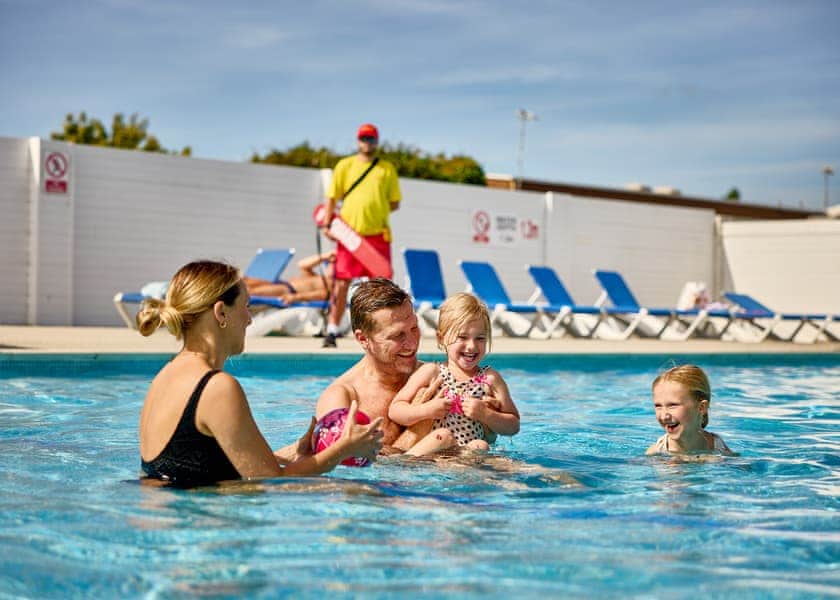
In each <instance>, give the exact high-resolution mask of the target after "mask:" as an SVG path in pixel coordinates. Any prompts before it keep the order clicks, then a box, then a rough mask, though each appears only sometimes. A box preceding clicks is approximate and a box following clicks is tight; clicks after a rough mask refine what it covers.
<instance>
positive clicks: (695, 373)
mask: <svg viewBox="0 0 840 600" xmlns="http://www.w3.org/2000/svg"><path fill="white" fill-rule="evenodd" d="M660 381H672V382H674V383H679V384H680V385H683V386H685V387H686V389H688V393H689V394H691V397H692V398H694V400H696V401H697V402H700V401H701V400H705V401H706V402H707V403H708V406H709V407H711V404H712V386H711V385H709V378H708V377H707V376H706V373H705V372H704V371H703V369H701V368H700V367H698V366H697V365H678V366H676V367H672V368H670V369H668V370H667V371H664V372H663V373H660V374H659V376H657V378H656V379H654V380H653V384H652V385H651V386H650V387H651V390H653V388H655V387H656V385H657V384H658V383H659V382H660ZM708 424H709V411H708V410H706V413H705V414H704V415H703V427H706V425H708Z"/></svg>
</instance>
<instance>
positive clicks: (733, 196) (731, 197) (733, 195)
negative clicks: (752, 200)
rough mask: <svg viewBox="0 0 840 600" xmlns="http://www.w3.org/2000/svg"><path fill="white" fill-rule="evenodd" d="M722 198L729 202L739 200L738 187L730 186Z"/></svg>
mask: <svg viewBox="0 0 840 600" xmlns="http://www.w3.org/2000/svg"><path fill="white" fill-rule="evenodd" d="M723 199H724V200H728V201H729V202H740V201H741V192H739V191H738V188H732V189H731V190H729V193H728V194H726V196H724V197H723Z"/></svg>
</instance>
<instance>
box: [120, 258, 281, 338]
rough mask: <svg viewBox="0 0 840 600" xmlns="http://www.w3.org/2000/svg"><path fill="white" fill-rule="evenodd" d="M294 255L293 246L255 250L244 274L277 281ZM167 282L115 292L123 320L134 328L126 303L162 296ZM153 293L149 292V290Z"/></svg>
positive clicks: (137, 302) (138, 302)
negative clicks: (145, 291) (139, 288)
mask: <svg viewBox="0 0 840 600" xmlns="http://www.w3.org/2000/svg"><path fill="white" fill-rule="evenodd" d="M294 255H295V249H294V248H277V249H271V250H263V249H262V248H260V249H259V250H257V253H256V255H254V258H253V259H251V262H250V263H249V264H248V268H247V269H245V273H244V275H245V276H246V277H251V278H253V279H262V280H265V281H271V282H279V281H281V279H280V276H281V275H282V274H283V271H284V270H285V269H286V267H287V266H288V265H289V262H290V261H291V260H292V257H293V256H294ZM167 284H168V282H154V283H153V284H149V285H147V286H144V290H147V293H143V292H142V291H141V292H117V293H116V294H115V295H114V306H115V307H116V309H117V312H118V313H119V315H120V317H121V318H122V320H123V322H124V323H125V324H126V325H127V326H128V327H131V328H132V329H136V327H137V325H136V324H135V322H134V318H133V315H131V314H129V311H128V309H127V307H126V305H128V304H135V305H139V304H141V303H142V302H143V300H145V299H147V298H162V297H163V294H164V293H165V291H166V286H167ZM152 290H153V291H154V293H153V294H152V293H149V292H151V291H152Z"/></svg>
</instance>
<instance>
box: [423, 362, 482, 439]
mask: <svg viewBox="0 0 840 600" xmlns="http://www.w3.org/2000/svg"><path fill="white" fill-rule="evenodd" d="M438 368H439V369H440V374H441V375H442V376H443V384H442V386H441V387H442V388H443V393H444V395H446V396H447V397H449V398H452V408H451V409H450V410H449V414H448V415H446V416H445V417H444V418H442V419H436V420H435V423H434V427H435V428H438V427H446V428H447V429H449V431H451V432H452V435H453V436H454V437H455V440H456V441H457V442H458V445H459V446H466V445H467V444H469V443H470V442H471V441H473V440H483V439H486V437H487V432H486V431H485V429H484V425H482V424H481V423H479V422H478V421H474V420H473V419H470V418H469V417H468V416H466V415H465V414H464V413H463V409H462V408H461V399H462V398H467V397H473V398H481V397H482V396H484V385H483V384H485V383H487V376H486V375H485V374H484V373H485V371H486V370H487V367H481V368H479V370H478V373H477V374H476V375H475V376H473V377H471V378H470V379H468V380H466V381H455V377H454V376H453V375H452V373H451V372H450V370H449V367H448V366H446V365H445V364H444V363H441V364H439V365H438Z"/></svg>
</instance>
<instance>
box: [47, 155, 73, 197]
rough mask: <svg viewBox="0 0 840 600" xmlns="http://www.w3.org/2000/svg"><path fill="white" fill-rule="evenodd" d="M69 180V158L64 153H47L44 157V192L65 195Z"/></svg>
mask: <svg viewBox="0 0 840 600" xmlns="http://www.w3.org/2000/svg"><path fill="white" fill-rule="evenodd" d="M69 178H70V157H69V156H68V155H67V154H65V153H64V152H49V153H47V155H46V156H45V157H44V191H45V192H47V193H50V194H66V193H67V182H68V180H69Z"/></svg>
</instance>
